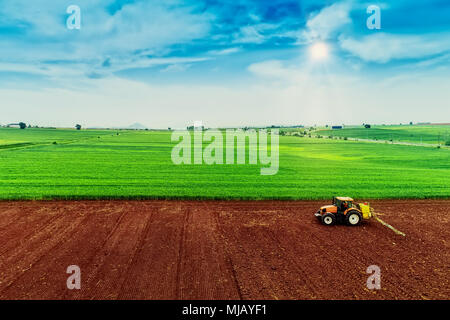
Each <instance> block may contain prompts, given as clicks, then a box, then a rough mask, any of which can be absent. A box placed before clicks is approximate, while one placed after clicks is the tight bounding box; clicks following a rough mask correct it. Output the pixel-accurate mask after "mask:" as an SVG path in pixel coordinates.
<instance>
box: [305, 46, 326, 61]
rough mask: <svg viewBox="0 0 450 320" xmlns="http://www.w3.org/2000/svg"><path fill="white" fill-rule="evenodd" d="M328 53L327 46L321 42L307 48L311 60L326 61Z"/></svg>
mask: <svg viewBox="0 0 450 320" xmlns="http://www.w3.org/2000/svg"><path fill="white" fill-rule="evenodd" d="M328 51H329V50H328V46H327V45H326V44H325V43H323V42H316V43H314V44H312V45H311V46H310V47H309V54H310V56H311V59H313V60H325V59H327V58H328Z"/></svg>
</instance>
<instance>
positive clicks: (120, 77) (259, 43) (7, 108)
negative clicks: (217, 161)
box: [0, 0, 450, 128]
mask: <svg viewBox="0 0 450 320" xmlns="http://www.w3.org/2000/svg"><path fill="white" fill-rule="evenodd" d="M70 5H77V6H79V8H80V9H81V28H80V29H79V30H78V29H69V28H68V27H67V19H68V18H69V16H70V14H68V13H67V11H66V10H67V8H68V7H69V6H70ZM370 5H376V6H378V7H379V8H380V9H381V29H369V28H368V27H367V23H366V22H367V19H368V18H369V16H370V15H371V14H370V13H367V7H368V6H370ZM449 17H450V2H449V1H448V0H415V1H410V0H401V1H400V0H396V1H384V2H366V1H356V0H354V1H320V0H315V1H312V0H307V1H300V0H296V1H291V0H272V1H256V0H252V1H250V0H221V1H218V0H217V1H216V0H202V1H200V0H199V1H178V0H164V1H143V0H71V1H65V0H64V1H62V0H34V1H28V0H0V124H6V123H11V122H17V121H24V122H27V123H31V124H32V125H35V124H37V125H52V126H69V127H71V126H73V125H74V124H75V123H81V124H82V125H83V126H88V127H89V126H127V125H129V124H131V123H134V122H140V123H142V124H144V125H146V126H149V127H152V128H166V127H173V128H181V127H185V126H186V125H187V124H189V123H193V122H194V121H203V123H204V124H205V125H206V126H210V127H217V126H245V125H271V124H284V125H289V124H307V125H310V124H318V125H320V124H341V123H346V124H360V123H363V122H366V123H400V122H403V123H405V122H409V121H414V122H422V121H423V122H425V121H431V122H450V102H449V101H450V90H449V88H450V19H449ZM71 21H72V20H71Z"/></svg>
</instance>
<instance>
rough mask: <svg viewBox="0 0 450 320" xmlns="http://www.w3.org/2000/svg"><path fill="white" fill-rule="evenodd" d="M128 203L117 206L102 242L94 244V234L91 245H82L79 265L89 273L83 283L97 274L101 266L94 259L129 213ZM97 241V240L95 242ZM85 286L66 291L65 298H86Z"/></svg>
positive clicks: (83, 270)
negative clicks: (113, 218) (114, 215)
mask: <svg viewBox="0 0 450 320" xmlns="http://www.w3.org/2000/svg"><path fill="white" fill-rule="evenodd" d="M126 209H127V205H126V204H125V206H123V207H118V208H117V207H115V208H114V210H113V212H114V213H116V215H117V216H116V217H115V220H114V221H113V223H112V224H111V227H110V228H109V229H107V231H105V232H106V236H104V237H101V244H100V245H98V246H95V245H94V246H92V243H93V242H92V235H91V236H89V238H90V241H89V244H90V245H89V247H87V248H86V246H82V247H81V248H83V249H82V250H83V252H82V256H81V261H82V262H80V264H79V265H78V266H80V269H82V274H83V275H84V274H87V275H88V276H87V277H85V276H83V279H82V283H90V282H92V281H93V280H92V279H93V275H95V273H96V271H97V270H98V268H99V267H100V266H99V265H98V264H97V263H96V262H95V261H94V260H95V259H96V258H97V255H98V252H101V251H102V250H104V248H105V246H106V244H107V243H108V241H109V239H111V237H112V236H113V235H114V233H115V232H116V230H117V228H118V227H119V225H120V224H121V222H122V219H123V217H124V216H125V214H126V213H127V210H126ZM107 227H109V225H107ZM96 234H98V232H97V230H96ZM94 243H95V242H94ZM84 258H86V262H84ZM85 278H87V279H88V280H87V281H86V280H85ZM85 296H86V295H85V286H84V285H82V286H81V289H80V290H73V291H66V292H65V294H64V298H65V299H68V298H69V299H86V298H85Z"/></svg>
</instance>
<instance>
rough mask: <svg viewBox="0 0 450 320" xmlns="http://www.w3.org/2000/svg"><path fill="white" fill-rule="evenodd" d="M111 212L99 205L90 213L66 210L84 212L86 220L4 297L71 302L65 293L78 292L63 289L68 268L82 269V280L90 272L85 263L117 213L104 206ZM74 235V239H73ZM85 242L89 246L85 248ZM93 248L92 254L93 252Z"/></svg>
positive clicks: (68, 208) (71, 210)
mask: <svg viewBox="0 0 450 320" xmlns="http://www.w3.org/2000/svg"><path fill="white" fill-rule="evenodd" d="M105 207H106V208H107V209H108V210H109V211H110V212H109V213H107V214H106V213H104V212H102V209H103V208H101V207H99V206H98V204H96V203H93V204H92V207H91V208H90V210H84V211H83V210H79V208H77V207H75V206H74V205H73V204H69V205H66V206H65V208H64V209H65V212H66V213H65V214H70V213H71V212H73V211H83V216H85V220H83V221H82V222H81V224H80V225H79V226H78V227H77V228H76V230H74V233H73V234H72V235H71V236H70V237H69V238H68V239H67V238H66V239H65V241H61V242H60V243H59V244H58V245H57V246H56V247H54V248H52V250H51V252H49V253H48V254H46V255H45V256H43V257H42V259H40V260H39V261H38V262H37V263H35V264H34V266H33V268H32V269H31V270H29V271H27V272H26V273H25V274H24V275H23V276H22V277H21V278H20V279H19V280H18V281H16V282H15V283H14V287H13V288H11V290H10V291H12V292H13V293H11V292H8V293H7V294H8V295H14V296H16V297H17V298H19V299H63V298H67V296H68V297H70V298H73V294H72V295H70V294H69V295H68V293H74V292H77V291H78V290H68V289H67V286H66V281H67V278H68V277H69V276H70V275H69V274H67V273H66V269H67V267H68V266H69V265H78V266H79V267H80V268H81V279H82V281H83V280H84V274H85V273H86V271H87V270H88V269H89V268H88V265H87V262H88V261H89V259H90V258H91V256H93V255H94V254H95V252H96V251H97V250H96V249H98V246H99V245H100V244H101V242H102V241H104V238H105V237H106V235H107V234H108V232H109V231H110V229H111V226H112V225H113V223H112V222H113V220H114V219H116V218H117V216H118V215H119V213H120V211H118V210H114V208H113V207H112V206H109V205H106V206H105ZM74 235H76V236H74ZM86 241H88V243H89V246H86ZM92 248H93V249H94V250H92Z"/></svg>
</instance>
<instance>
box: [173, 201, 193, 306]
mask: <svg viewBox="0 0 450 320" xmlns="http://www.w3.org/2000/svg"><path fill="white" fill-rule="evenodd" d="M190 215H191V208H189V207H188V208H186V210H185V212H184V219H183V223H182V227H181V236H180V242H179V244H178V257H177V273H176V285H175V299H180V297H181V293H180V292H181V278H180V275H181V270H183V255H184V244H185V243H186V228H187V224H188V222H189V217H190Z"/></svg>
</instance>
